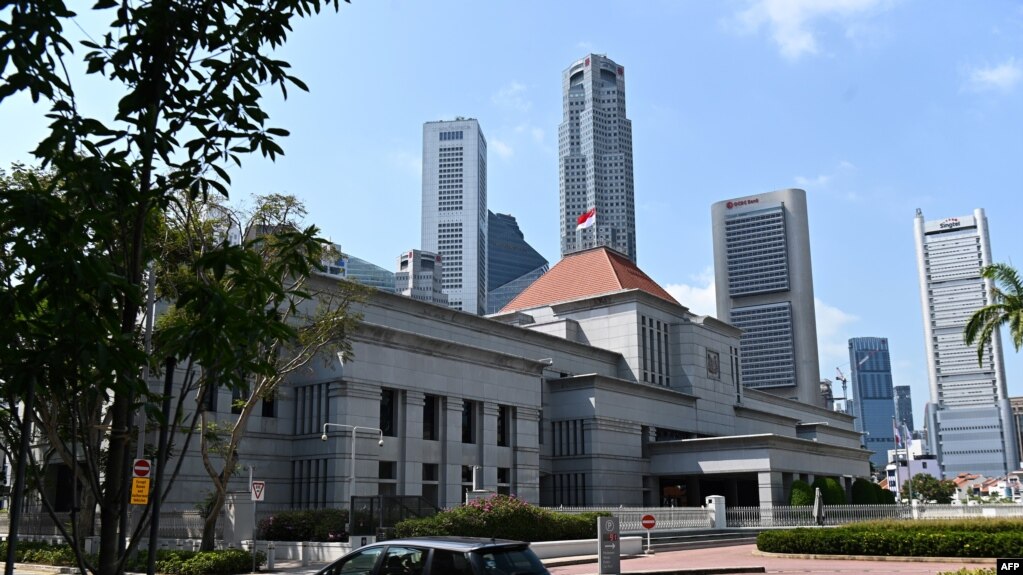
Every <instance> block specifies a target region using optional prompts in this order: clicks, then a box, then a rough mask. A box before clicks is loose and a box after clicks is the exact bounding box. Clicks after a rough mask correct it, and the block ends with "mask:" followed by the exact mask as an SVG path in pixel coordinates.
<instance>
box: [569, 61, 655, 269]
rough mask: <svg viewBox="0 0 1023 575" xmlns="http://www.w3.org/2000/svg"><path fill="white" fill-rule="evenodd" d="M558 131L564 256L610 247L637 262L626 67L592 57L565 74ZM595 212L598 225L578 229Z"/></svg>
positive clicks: (579, 62) (630, 126)
mask: <svg viewBox="0 0 1023 575" xmlns="http://www.w3.org/2000/svg"><path fill="white" fill-rule="evenodd" d="M561 94H562V114H563V120H562V122H561V125H560V126H559V127H558V158H559V165H558V174H559V178H560V180H561V183H560V189H561V255H562V257H564V256H565V255H567V254H570V253H573V252H577V251H581V250H585V249H589V248H592V247H595V246H607V247H609V248H611V249H613V250H615V251H618V252H621V253H622V254H625V255H626V256H627V257H628V258H629V259H630V260H632V261H633V262H635V261H636V206H635V201H634V199H633V196H634V192H635V185H634V184H633V177H632V122H631V121H630V120H629V119H628V118H626V117H625V68H624V67H622V66H619V65H618V64H616V63H615V62H614V61H613V60H611V59H610V58H608V57H607V56H604V55H600V54H590V55H589V56H586V57H585V58H582V59H580V60H578V61H576V62H575V63H574V64H572V65H571V66H569V67H568V69H567V70H565V71H564V72H563V73H562V75H561ZM593 209H595V210H596V223H595V224H594V225H592V226H590V227H587V228H585V229H581V230H577V229H576V227H577V225H576V224H577V221H578V219H579V217H580V216H581V215H583V214H585V213H587V212H588V211H590V210H593Z"/></svg>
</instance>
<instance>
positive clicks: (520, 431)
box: [511, 407, 540, 504]
mask: <svg viewBox="0 0 1023 575" xmlns="http://www.w3.org/2000/svg"><path fill="white" fill-rule="evenodd" d="M539 424H540V410H539V409H537V408H533V407H516V408H515V421H514V422H512V440H511V444H512V449H513V450H514V451H513V456H512V457H513V463H512V478H511V481H512V484H511V491H512V493H514V494H515V496H516V497H518V498H519V499H522V500H524V501H527V502H529V503H533V504H539V503H540V435H539Z"/></svg>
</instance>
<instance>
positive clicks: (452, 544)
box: [375, 537, 529, 553]
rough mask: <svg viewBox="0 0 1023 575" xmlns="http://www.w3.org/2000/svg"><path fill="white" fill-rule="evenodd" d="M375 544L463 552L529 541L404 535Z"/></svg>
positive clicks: (524, 544)
mask: <svg viewBox="0 0 1023 575" xmlns="http://www.w3.org/2000/svg"><path fill="white" fill-rule="evenodd" d="M375 545H413V546H420V547H432V548H434V549H447V550H449V551H459V552H463V553H464V552H468V551H477V550H480V549H487V548H497V547H509V548H511V547H528V546H529V543H527V542H525V541H514V540H512V539H493V538H487V537H406V538H403V539H387V540H385V541H378V542H377V543H376V544H375Z"/></svg>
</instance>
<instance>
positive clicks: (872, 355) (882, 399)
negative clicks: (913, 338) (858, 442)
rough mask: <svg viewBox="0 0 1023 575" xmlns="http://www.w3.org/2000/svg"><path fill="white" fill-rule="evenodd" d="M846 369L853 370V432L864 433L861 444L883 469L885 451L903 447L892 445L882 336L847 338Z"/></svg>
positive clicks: (890, 395) (889, 368)
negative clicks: (854, 417) (854, 429)
mask: <svg viewBox="0 0 1023 575" xmlns="http://www.w3.org/2000/svg"><path fill="white" fill-rule="evenodd" d="M849 366H850V369H851V371H852V373H851V374H850V375H851V376H852V382H853V395H854V396H855V397H856V402H855V404H854V408H853V409H854V411H853V415H855V416H856V429H857V430H859V431H862V432H864V434H863V436H864V437H863V444H864V445H866V446H867V449H869V450H870V451H872V452H873V453H871V455H870V462H871V463H873V464H874V467H875V468H876V469H884V467H885V466H886V465H888V450H889V449H895V448H896V447H898V448H899V449H902V448H903V447H904V445H902V446H896V445H895V434H894V431H893V426H892V422H893V421H895V401H894V397H893V395H894V394H893V389H892V360H891V356H890V355H889V353H888V339H887V338H883V337H854V338H852V339H850V340H849ZM900 433H901V427H900ZM904 440H905V441H908V440H907V439H904Z"/></svg>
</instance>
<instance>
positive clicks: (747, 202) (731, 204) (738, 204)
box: [725, 198, 760, 209]
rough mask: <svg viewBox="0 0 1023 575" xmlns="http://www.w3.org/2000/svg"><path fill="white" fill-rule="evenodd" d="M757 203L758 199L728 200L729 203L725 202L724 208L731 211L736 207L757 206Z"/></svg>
mask: <svg viewBox="0 0 1023 575" xmlns="http://www.w3.org/2000/svg"><path fill="white" fill-rule="evenodd" d="M759 203H760V198H749V199H747V200H730V201H729V202H727V203H726V204H725V207H726V208H728V209H732V208H738V207H742V206H749V205H752V204H759Z"/></svg>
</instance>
